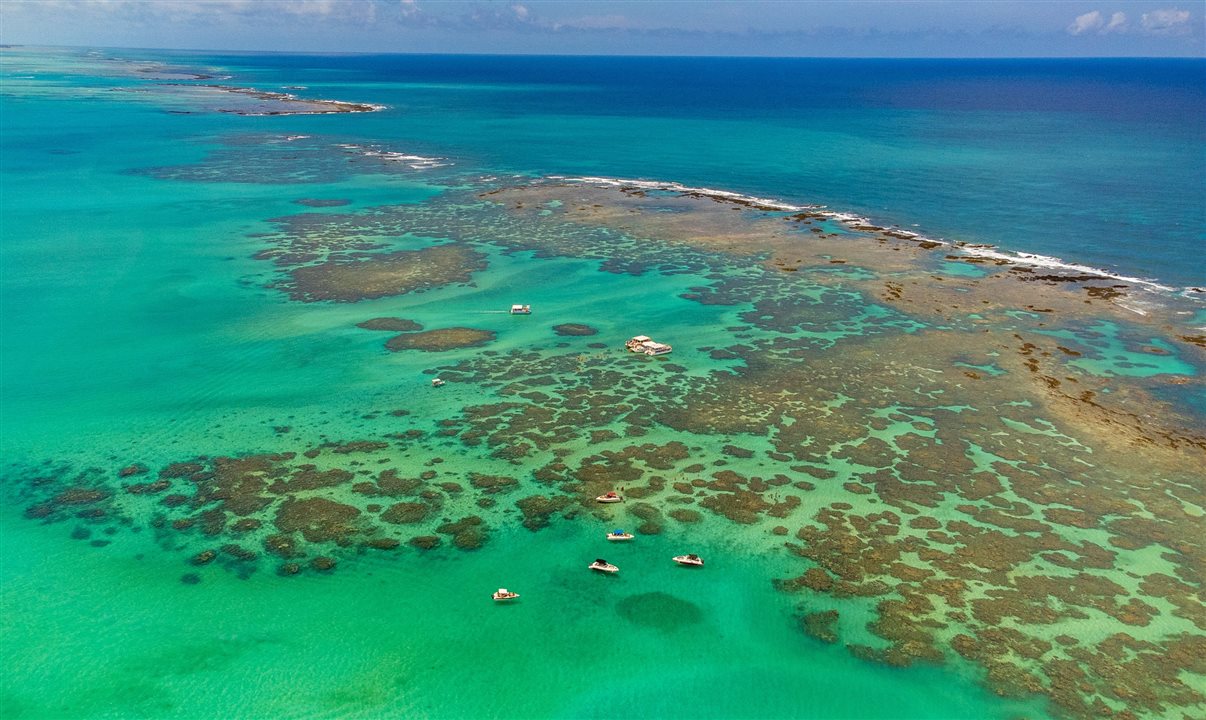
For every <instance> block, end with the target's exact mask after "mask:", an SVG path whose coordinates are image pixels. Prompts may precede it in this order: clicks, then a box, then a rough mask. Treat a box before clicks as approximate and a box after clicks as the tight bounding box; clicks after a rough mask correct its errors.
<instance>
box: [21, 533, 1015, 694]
mask: <svg viewBox="0 0 1206 720" xmlns="http://www.w3.org/2000/svg"><path fill="white" fill-rule="evenodd" d="M718 525H719V523H715V524H712V525H711V526H708V525H705V526H702V527H699V528H697V529H696V530H695V531H694V532H691V533H685V537H683V538H676V539H670V538H658V537H641V538H638V539H637V540H635V541H633V542H632V543H628V544H624V545H618V544H613V543H608V542H607V541H606V540H605V539H604V534H605V533H606V529H605V528H606V527H607V523H605V522H601V521H600V522H592V523H582V524H574V525H571V524H560V525H557V526H555V527H553V528H551V529H550V530H547V531H545V532H542V533H539V534H532V533H529V532H528V531H527V530H523V529H512V530H506V529H503V530H500V531H499V533H498V536H497V537H496V538H495V539H494V540H493V541H492V543H491V544H490V545H489V546H488V547H487V548H485V549H483V550H481V551H478V552H476V553H472V554H468V555H464V554H458V555H456V556H448V555H446V554H429V555H420V554H419V553H417V552H414V551H410V552H407V553H404V554H403V556H401V557H399V556H393V555H372V554H368V555H365V556H363V557H359V558H355V559H351V560H348V561H347V562H346V564H345V565H344V566H342V567H340V568H339V569H338V571H337V574H336V575H335V576H330V577H327V576H299V577H295V578H279V577H274V576H271V575H257V576H255V577H253V578H252V579H250V580H246V581H244V580H238V579H237V578H236V576H235V575H233V574H231V573H228V572H225V571H223V570H221V569H219V568H216V567H211V568H204V569H202V570H200V571H199V572H200V575H201V577H202V580H201V582H200V583H199V584H197V585H184V584H181V583H179V582H177V581H175V579H174V578H175V576H176V574H177V573H178V572H179V569H180V568H179V565H178V564H176V563H175V562H172V561H171V560H170V559H169V558H165V557H164V556H163V555H162V554H161V553H160V552H158V549H157V548H156V547H155V546H154V545H153V544H152V543H150V542H146V541H145V539H144V538H145V536H142V537H140V536H138V535H128V534H126V535H123V536H120V537H119V538H118V539H117V540H116V541H115V542H114V543H113V544H112V545H109V546H107V547H105V548H99V549H94V550H90V551H87V552H81V550H82V549H83V548H81V547H80V545H82V544H83V543H75V542H73V541H70V540H67V539H66V538H63V537H54V536H51V537H47V535H46V533H43V532H39V531H38V528H37V526H34V525H29V524H25V523H22V522H19V521H17V520H15V519H13V518H12V517H11V516H9V517H6V518H5V546H6V548H8V549H9V551H8V552H6V556H5V563H4V569H3V573H4V574H3V596H2V597H3V611H4V612H3V617H4V635H5V647H6V656H7V657H8V658H9V661H8V662H6V681H5V685H6V687H5V701H4V702H5V710H6V715H7V716H10V717H47V716H54V717H128V716H130V715H139V716H143V715H151V716H158V717H271V716H282V715H287V716H290V717H382V716H398V715H406V716H410V717H516V716H523V717H535V716H540V717H603V716H611V717H615V716H634V715H639V716H661V717H670V716H673V717H805V718H832V717H841V718H846V717H850V718H854V717H876V718H880V717H882V718H890V717H904V716H907V717H918V718H942V717H983V718H992V717H998V718H1007V717H1014V716H1017V715H1018V714H1023V713H1031V712H1033V711H1034V707H1032V706H1030V705H1026V704H1005V703H996V702H991V701H989V700H988V698H986V697H982V696H981V695H980V693H979V691H978V690H976V689H975V688H974V686H973V685H971V684H969V683H968V682H967V680H966V679H960V678H957V677H954V676H952V675H951V674H950V673H949V672H945V671H938V670H934V669H916V670H908V671H899V670H889V669H886V668H883V669H874V668H870V669H869V668H866V667H864V666H863V664H862V663H860V662H858V661H856V660H854V659H853V658H851V657H849V656H848V655H846V654H845V653H844V652H843V651H841V650H840V649H839V648H833V647H828V646H824V645H822V644H820V643H816V642H813V641H808V640H806V639H803V638H801V637H800V636H799V635H798V632H797V631H796V630H794V629H793V628H792V626H791V619H790V616H789V610H790V607H789V605H790V603H789V601H788V599H787V598H785V597H784V596H781V595H778V594H776V593H774V591H772V590H771V589H770V586H769V584H768V583H766V582H765V577H764V576H762V574H761V571H752V569H751V566H750V565H749V563H748V562H747V561H746V560H745V559H744V555H743V554H742V553H741V550H740V547H739V546H737V545H736V544H733V543H725V542H719V543H716V542H715V541H714V540H713V538H714V532H717V531H720V530H723V528H722V527H718ZM34 544H36V545H37V547H38V550H37V553H36V554H32V553H29V552H25V553H17V552H13V550H14V549H16V548H22V547H25V548H28V547H32V546H33V545H34ZM688 547H690V548H692V549H695V550H697V551H698V552H700V553H701V554H703V555H704V557H705V558H706V560H707V562H708V565H707V566H706V567H705V568H703V569H702V570H694V569H687V568H680V567H678V566H677V565H674V564H673V563H672V562H670V559H669V558H670V556H671V555H673V554H677V553H679V552H682V551H684V550H685V548H688ZM599 555H603V556H604V557H606V558H607V559H608V560H609V561H611V562H613V563H615V564H616V565H618V566H619V567H620V568H621V570H620V572H619V573H618V574H617V575H616V576H614V577H612V576H601V575H598V574H595V573H592V572H590V571H588V570H587V569H586V565H587V564H588V563H589V562H590V561H591V560H592V559H594V557H596V556H599ZM760 570H762V569H760ZM80 577H89V578H95V579H96V581H95V582H91V583H88V584H87V585H83V586H81V584H80V583H79V578H80ZM500 585H503V586H506V587H508V588H510V589H513V590H515V591H517V592H520V593H521V595H522V597H521V598H520V600H518V601H516V602H515V603H514V604H511V605H499V604H495V603H494V602H493V601H492V600H490V597H489V595H490V593H491V592H492V591H493V589H494V588H496V587H498V586H500ZM626 601H628V602H629V603H631V604H632V609H631V610H629V611H628V617H626V616H625V614H622V613H621V612H619V611H618V609H617V608H618V606H620V605H621V604H623V603H625V602H626ZM684 608H686V609H685V610H684ZM684 617H685V619H684ZM960 688H962V689H960Z"/></svg>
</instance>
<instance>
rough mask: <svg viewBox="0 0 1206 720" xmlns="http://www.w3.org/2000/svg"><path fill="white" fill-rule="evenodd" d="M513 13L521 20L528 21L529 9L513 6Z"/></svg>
mask: <svg viewBox="0 0 1206 720" xmlns="http://www.w3.org/2000/svg"><path fill="white" fill-rule="evenodd" d="M511 12H513V13H515V17H517V18H519V19H520V20H527V19H528V9H527V8H526V7H524V6H523V5H512V6H511Z"/></svg>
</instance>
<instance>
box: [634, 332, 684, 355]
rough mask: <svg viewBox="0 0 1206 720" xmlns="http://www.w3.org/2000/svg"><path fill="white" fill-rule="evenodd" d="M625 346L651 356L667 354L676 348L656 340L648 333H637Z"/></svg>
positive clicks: (635, 351)
mask: <svg viewBox="0 0 1206 720" xmlns="http://www.w3.org/2000/svg"><path fill="white" fill-rule="evenodd" d="M624 347H626V348H628V351H629V352H634V353H642V354H645V355H649V356H651V357H652V356H656V355H665V354H666V353H668V352H670V351H672V350H674V348H673V347H671V346H669V345H667V344H666V343H660V342H654V340H653V339H652V338H650V337H649V336H648V335H637V336H635V337H633V338H632V339H631V340H629V341H628V342H626V343H624Z"/></svg>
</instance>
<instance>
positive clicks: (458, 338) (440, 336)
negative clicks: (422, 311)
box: [385, 327, 496, 352]
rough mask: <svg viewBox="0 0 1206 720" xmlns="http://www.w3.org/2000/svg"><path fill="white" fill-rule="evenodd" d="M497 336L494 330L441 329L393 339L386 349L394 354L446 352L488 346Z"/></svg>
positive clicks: (386, 345) (386, 344)
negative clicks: (403, 351) (401, 352)
mask: <svg viewBox="0 0 1206 720" xmlns="http://www.w3.org/2000/svg"><path fill="white" fill-rule="evenodd" d="M495 336H496V334H495V333H494V332H493V331H492V330H477V329H475V328H464V327H457V328H440V329H439V330H426V331H424V332H416V333H407V334H405V335H398V336H396V337H392V338H390V339H389V341H388V342H386V343H385V347H387V348H389V349H390V350H393V351H394V352H399V351H402V350H422V351H423V352H446V351H448V350H457V349H460V348H471V347H480V346H482V345H487V344H489V343H490V342H492V341H493V340H494V338H495Z"/></svg>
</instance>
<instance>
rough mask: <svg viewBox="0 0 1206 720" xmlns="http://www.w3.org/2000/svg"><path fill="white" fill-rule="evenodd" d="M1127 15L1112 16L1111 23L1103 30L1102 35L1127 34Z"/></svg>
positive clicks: (1116, 14) (1117, 13) (1117, 14)
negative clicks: (1112, 33)
mask: <svg viewBox="0 0 1206 720" xmlns="http://www.w3.org/2000/svg"><path fill="white" fill-rule="evenodd" d="M1126 29H1127V24H1126V13H1121V12H1116V13H1114V14H1113V15H1111V16H1110V22H1109V24H1107V25H1106V26H1105V27H1104V28H1102V29H1101V32H1102V34H1105V33H1111V32H1126Z"/></svg>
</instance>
